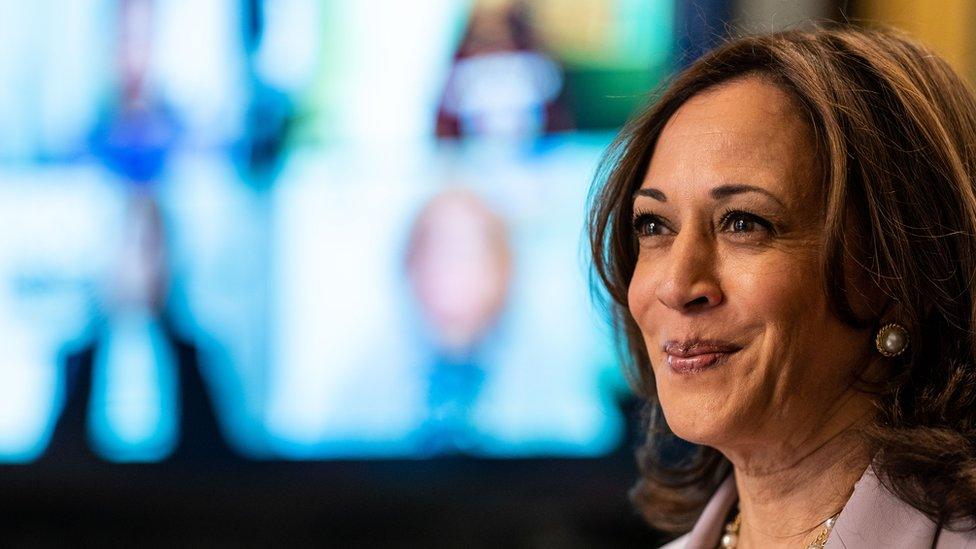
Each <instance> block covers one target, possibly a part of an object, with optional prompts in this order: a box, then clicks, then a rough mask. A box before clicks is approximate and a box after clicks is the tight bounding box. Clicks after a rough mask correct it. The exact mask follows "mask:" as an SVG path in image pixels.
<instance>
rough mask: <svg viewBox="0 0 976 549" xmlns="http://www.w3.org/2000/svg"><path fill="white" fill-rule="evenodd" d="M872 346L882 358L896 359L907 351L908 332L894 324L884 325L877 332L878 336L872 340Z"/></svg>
mask: <svg viewBox="0 0 976 549" xmlns="http://www.w3.org/2000/svg"><path fill="white" fill-rule="evenodd" d="M874 346H875V347H876V348H877V349H878V352H879V353H881V354H883V355H884V356H886V357H888V358H891V357H896V356H898V355H900V354H902V353H904V352H905V349H908V330H906V329H905V327H904V326H902V325H901V324H897V323H895V322H892V323H890V324H885V325H884V326H882V327H881V329H880V330H878V335H877V337H875V338H874Z"/></svg>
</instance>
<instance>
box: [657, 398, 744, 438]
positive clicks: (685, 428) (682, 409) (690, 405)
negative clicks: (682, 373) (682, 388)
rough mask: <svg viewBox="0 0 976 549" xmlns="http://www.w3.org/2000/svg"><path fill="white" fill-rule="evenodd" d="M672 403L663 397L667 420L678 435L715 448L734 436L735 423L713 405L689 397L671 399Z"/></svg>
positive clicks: (662, 401)
mask: <svg viewBox="0 0 976 549" xmlns="http://www.w3.org/2000/svg"><path fill="white" fill-rule="evenodd" d="M670 396H671V397H672V398H671V399H668V398H667V397H666V396H665V395H661V394H660V393H659V398H660V401H661V408H662V409H663V410H664V419H665V421H667V423H668V427H669V428H670V429H671V432H673V433H674V434H675V435H677V436H678V437H679V438H681V439H683V440H687V441H688V442H692V443H695V444H703V445H706V446H715V445H716V444H718V443H719V442H720V441H721V440H722V439H723V438H725V436H727V435H728V433H730V432H732V430H733V425H732V423H733V422H732V421H729V418H727V417H726V415H725V414H724V413H723V410H721V409H719V407H717V406H715V405H714V404H712V403H708V402H701V400H700V399H696V398H690V397H689V396H688V395H670Z"/></svg>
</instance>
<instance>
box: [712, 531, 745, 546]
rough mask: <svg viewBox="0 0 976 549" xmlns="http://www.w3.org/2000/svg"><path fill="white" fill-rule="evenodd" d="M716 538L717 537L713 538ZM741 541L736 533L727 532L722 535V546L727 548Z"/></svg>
mask: <svg viewBox="0 0 976 549" xmlns="http://www.w3.org/2000/svg"><path fill="white" fill-rule="evenodd" d="M712 539H715V538H712ZM738 543H739V537H738V536H736V535H735V534H725V535H724V536H722V547H724V548H725V549H732V548H733V547H735V546H736V545H738Z"/></svg>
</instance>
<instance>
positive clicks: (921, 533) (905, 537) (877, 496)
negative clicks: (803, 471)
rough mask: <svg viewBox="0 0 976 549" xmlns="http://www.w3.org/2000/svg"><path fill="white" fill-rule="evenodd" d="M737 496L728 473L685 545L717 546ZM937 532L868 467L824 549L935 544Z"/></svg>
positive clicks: (895, 548) (695, 547) (893, 548)
mask: <svg viewBox="0 0 976 549" xmlns="http://www.w3.org/2000/svg"><path fill="white" fill-rule="evenodd" d="M738 499H739V495H738V492H737V491H736V488H735V478H734V477H733V476H732V475H729V476H728V478H726V479H725V480H724V481H723V482H722V484H721V485H719V487H718V489H717V490H716V491H715V494H714V495H713V496H712V498H711V499H710V500H709V501H708V504H707V505H706V506H705V509H704V511H702V514H701V517H699V518H698V521H697V522H695V526H694V527H693V528H692V529H691V532H689V534H688V537H687V544H686V545H685V547H688V548H693V549H700V548H708V547H716V546H717V545H718V542H719V538H721V536H722V534H723V532H724V529H725V522H726V517H728V515H729V512H730V511H731V510H732V506H733V505H734V504H735V502H736V501H737V500H738ZM938 532H939V528H938V526H937V525H936V524H935V523H934V522H932V521H931V520H930V519H929V518H928V517H926V516H925V515H923V514H922V513H921V512H919V511H918V510H916V509H915V508H914V507H912V506H911V505H909V504H907V503H905V502H903V501H902V500H900V499H898V497H897V496H895V495H894V494H892V493H891V492H890V491H888V489H887V488H885V487H884V486H882V485H881V483H880V481H878V477H877V476H876V475H875V474H874V471H873V470H872V469H871V468H870V467H868V469H867V470H866V471H865V472H864V474H863V475H862V476H861V479H860V480H858V481H857V484H855V485H854V493H853V494H851V498H850V499H849V500H848V501H847V505H845V506H844V510H843V511H841V513H840V516H838V517H837V523H836V524H834V529H833V531H832V532H831V534H830V537H829V538H828V539H827V544H826V545H825V546H824V549H847V548H854V547H885V548H888V549H909V548H912V549H914V548H919V547H931V546H932V543H933V541H934V540H935V539H936V536H937V535H938Z"/></svg>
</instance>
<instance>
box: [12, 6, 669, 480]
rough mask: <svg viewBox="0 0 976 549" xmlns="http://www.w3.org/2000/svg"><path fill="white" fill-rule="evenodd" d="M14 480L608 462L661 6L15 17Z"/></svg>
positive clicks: (663, 17) (117, 11) (74, 11)
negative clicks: (250, 465)
mask: <svg viewBox="0 0 976 549" xmlns="http://www.w3.org/2000/svg"><path fill="white" fill-rule="evenodd" d="M0 11H2V13H4V14H5V15H4V17H3V18H0V76H2V78H3V80H4V82H5V85H4V87H3V89H2V90H0V125H2V127H4V128H5V130H4V132H2V133H0V225H2V232H0V234H2V235H3V237H2V238H0V326H2V327H3V329H4V331H3V333H4V334H6V337H5V341H6V344H5V345H3V346H2V347H0V460H3V461H9V462H31V461H38V460H41V461H43V460H50V461H62V462H74V461H76V460H79V459H87V457H89V456H90V457H91V458H92V459H99V460H109V461H120V462H147V461H148V462H155V461H164V460H178V459H196V460H198V459H218V460H219V459H225V458H228V459H229V458H239V457H244V458H250V459H296V460H310V459H337V458H342V459H350V458H351V459H358V458H427V457H434V456H441V455H459V454H460V455H473V456H489V457H543V456H598V455H601V454H604V453H607V452H609V451H610V450H612V449H613V448H614V447H615V446H616V445H617V444H619V442H620V440H621V438H622V435H623V433H622V431H623V418H622V417H621V415H620V412H619V411H618V409H617V404H616V402H617V400H618V398H619V397H620V395H621V394H622V393H623V392H624V391H626V388H625V383H624V381H623V379H622V375H621V374H620V372H619V365H618V364H617V362H616V359H615V355H614V348H613V342H612V340H611V338H610V335H609V333H610V332H609V329H608V327H607V326H606V322H605V320H604V319H603V318H602V317H601V312H600V311H598V310H596V309H595V308H594V306H593V305H592V304H591V300H590V291H589V283H588V276H589V266H588V265H589V262H588V260H587V259H586V246H585V235H584V218H585V215H586V212H585V204H586V199H587V192H588V190H589V186H590V181H591V178H592V177H593V174H594V170H595V168H596V166H597V162H598V161H599V158H600V155H601V153H602V151H603V150H604V148H605V147H606V146H607V145H608V144H609V142H610V140H611V139H612V136H613V133H614V131H615V130H616V129H617V128H618V127H619V126H620V125H621V124H622V123H623V122H624V121H625V120H626V118H627V117H628V116H629V115H630V114H631V113H632V112H633V111H634V109H635V108H636V107H637V106H638V105H640V104H642V102H643V101H644V100H645V97H646V95H645V94H646V93H647V92H648V90H650V89H652V88H653V86H654V85H655V84H656V83H657V82H658V81H659V80H660V79H661V78H662V75H664V74H665V73H666V71H667V70H668V68H669V63H670V59H671V49H672V42H673V38H672V28H671V27H672V19H673V13H672V11H673V8H672V5H671V2H668V1H665V0H653V1H647V0H538V1H533V2H514V1H508V0H492V1H487V0H477V1H474V0H423V1H417V2H397V1H393V0H347V1H342V0H334V1H322V2H317V1H312V0H275V1H267V2H264V1H260V0H240V1H238V0H214V1H211V2H204V3H200V2H191V1H189V0H158V1H153V0H68V1H63V0H41V1H37V2H19V1H17V0H0Z"/></svg>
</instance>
